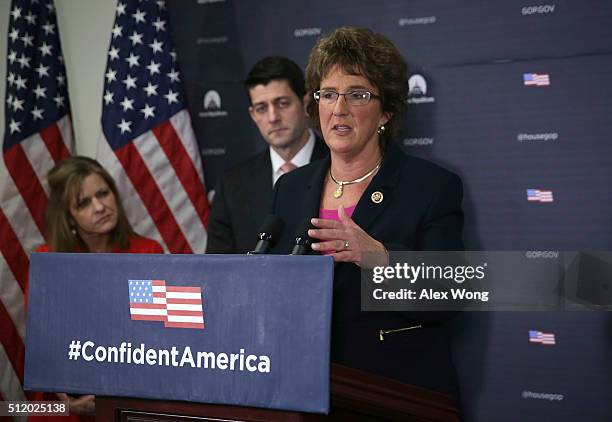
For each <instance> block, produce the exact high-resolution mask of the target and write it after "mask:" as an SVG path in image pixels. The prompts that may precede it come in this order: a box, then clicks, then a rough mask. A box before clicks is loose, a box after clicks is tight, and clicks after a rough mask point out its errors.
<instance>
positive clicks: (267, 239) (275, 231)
mask: <svg viewBox="0 0 612 422" xmlns="http://www.w3.org/2000/svg"><path fill="white" fill-rule="evenodd" d="M284 228H285V222H284V221H283V220H282V219H281V218H280V217H277V216H276V215H274V214H270V215H268V216H267V217H266V219H265V220H264V222H263V224H262V225H261V227H260V228H259V234H258V235H257V239H258V240H257V244H256V245H255V249H254V250H252V251H251V252H249V253H248V254H247V255H261V254H265V253H268V251H269V250H270V249H272V246H274V245H275V244H276V242H277V241H278V239H279V238H280V236H281V234H282V233H283V230H284Z"/></svg>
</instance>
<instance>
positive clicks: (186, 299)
mask: <svg viewBox="0 0 612 422" xmlns="http://www.w3.org/2000/svg"><path fill="white" fill-rule="evenodd" d="M128 286H129V296H130V315H131V318H132V320H139V321H163V322H164V326H165V327H171V328H199V329H203V328H204V311H203V309H202V289H201V288H200V287H189V286H166V282H165V281H164V280H129V281H128Z"/></svg>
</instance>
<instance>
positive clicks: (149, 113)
mask: <svg viewBox="0 0 612 422" xmlns="http://www.w3.org/2000/svg"><path fill="white" fill-rule="evenodd" d="M140 112H141V113H142V114H143V115H144V118H145V119H148V118H149V117H155V107H151V106H150V105H148V104H145V106H144V108H143V109H141V110H140Z"/></svg>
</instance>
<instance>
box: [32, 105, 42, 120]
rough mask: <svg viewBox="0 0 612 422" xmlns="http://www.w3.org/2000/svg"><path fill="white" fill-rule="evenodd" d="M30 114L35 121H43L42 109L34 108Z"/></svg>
mask: <svg viewBox="0 0 612 422" xmlns="http://www.w3.org/2000/svg"><path fill="white" fill-rule="evenodd" d="M30 113H32V117H33V118H34V120H38V119H40V120H42V118H43V109H42V108H37V107H34V108H33V109H32V110H31V111H30Z"/></svg>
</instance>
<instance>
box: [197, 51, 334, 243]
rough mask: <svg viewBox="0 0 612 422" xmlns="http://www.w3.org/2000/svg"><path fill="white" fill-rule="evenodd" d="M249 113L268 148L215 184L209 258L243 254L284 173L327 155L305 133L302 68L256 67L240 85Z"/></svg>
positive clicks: (280, 62)
mask: <svg viewBox="0 0 612 422" xmlns="http://www.w3.org/2000/svg"><path fill="white" fill-rule="evenodd" d="M244 86H245V89H246V91H247V94H248V96H249V102H250V106H249V114H250V115H251V118H252V119H253V121H254V122H255V124H256V125H257V128H258V129H259V132H260V133H261V136H262V137H263V138H264V140H265V141H266V143H267V144H268V148H267V149H266V150H265V151H263V152H262V153H260V154H258V155H255V156H254V157H252V158H251V159H249V160H247V161H246V162H244V163H242V164H240V165H238V166H237V167H235V168H233V169H231V170H230V171H228V172H227V173H226V174H225V175H224V176H223V177H222V178H221V179H220V181H219V182H218V183H217V186H216V188H215V197H214V199H213V203H212V212H211V215H210V219H209V225H208V246H207V248H206V252H207V253H246V252H248V251H250V250H252V249H253V248H254V246H255V243H256V239H257V234H258V230H259V227H260V225H261V223H262V222H263V220H264V219H265V216H266V215H267V214H268V213H269V212H270V208H271V204H272V188H273V186H274V184H275V183H276V181H277V180H278V178H279V177H280V176H282V175H283V174H284V173H286V172H289V171H291V170H293V169H295V168H297V167H301V166H303V165H305V164H308V163H309V162H310V161H311V160H312V161H314V160H317V159H320V158H323V157H325V156H326V155H327V148H326V146H325V144H324V143H323V141H321V140H320V139H318V138H317V137H316V136H315V134H314V132H313V131H312V130H310V129H309V128H308V115H307V113H306V104H307V102H308V101H309V98H308V95H307V94H306V88H305V84H304V74H303V72H302V70H301V69H300V67H299V66H298V65H297V64H295V63H294V62H293V61H291V60H289V59H287V58H285V57H266V58H264V59H262V60H260V61H259V62H257V63H256V64H255V65H254V66H253V68H252V69H251V71H250V72H249V74H248V75H247V78H246V80H245V82H244Z"/></svg>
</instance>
